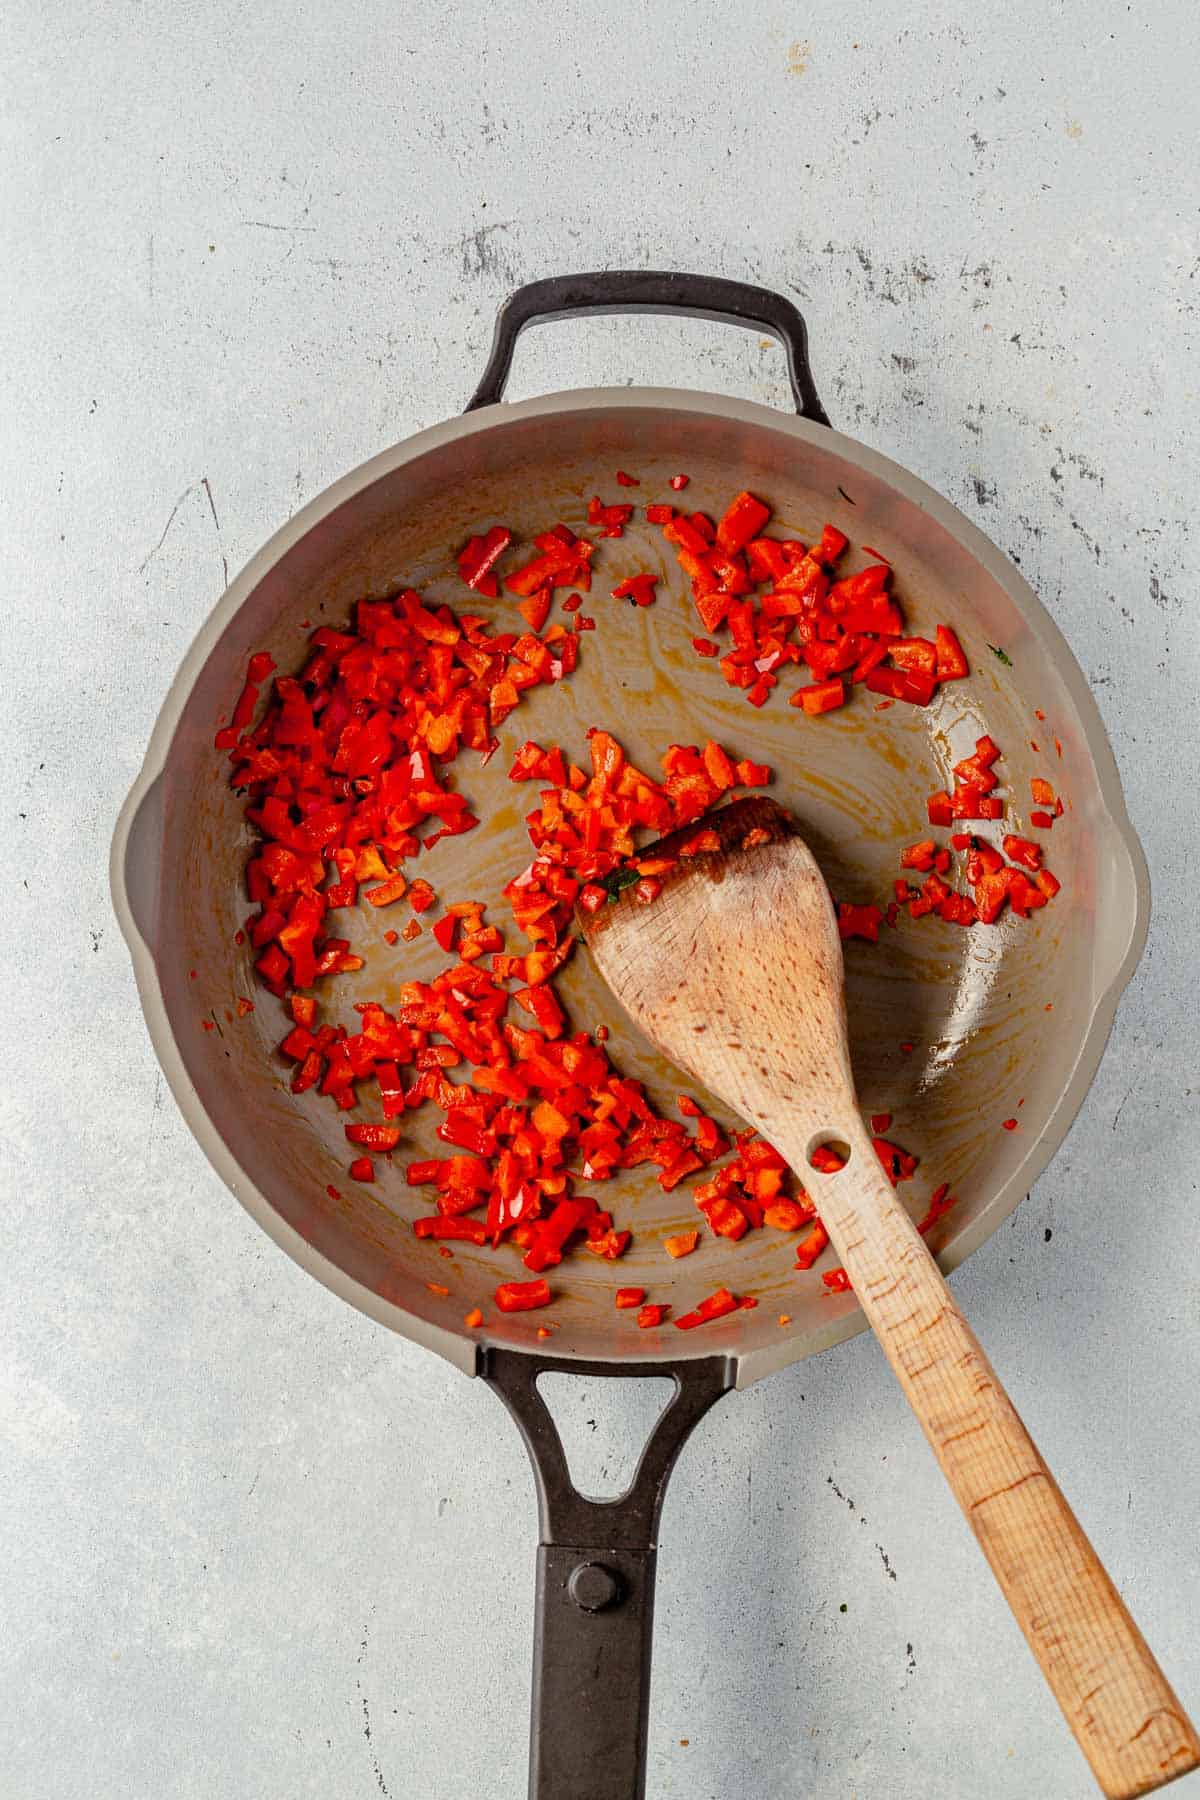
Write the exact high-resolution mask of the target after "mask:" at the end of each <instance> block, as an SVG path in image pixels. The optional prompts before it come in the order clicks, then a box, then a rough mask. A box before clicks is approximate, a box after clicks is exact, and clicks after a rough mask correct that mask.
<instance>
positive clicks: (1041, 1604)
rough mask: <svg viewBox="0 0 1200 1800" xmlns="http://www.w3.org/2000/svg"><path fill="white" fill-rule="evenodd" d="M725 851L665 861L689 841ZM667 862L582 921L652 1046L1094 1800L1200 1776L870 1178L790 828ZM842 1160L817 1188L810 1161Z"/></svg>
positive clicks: (806, 871) (774, 814)
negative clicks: (771, 1233)
mask: <svg viewBox="0 0 1200 1800" xmlns="http://www.w3.org/2000/svg"><path fill="white" fill-rule="evenodd" d="M707 830H711V831H713V832H715V833H716V835H717V839H718V840H719V846H720V847H719V848H718V849H715V850H710V851H706V852H701V853H699V854H694V855H682V856H681V855H680V852H681V850H682V849H683V848H684V846H688V845H691V844H692V843H693V842H694V841H695V839H696V838H697V834H698V833H700V832H701V831H707ZM645 854H646V855H647V856H652V855H654V856H656V855H659V854H663V855H667V856H679V858H680V860H679V861H678V863H677V864H676V866H675V867H674V868H673V869H671V870H670V871H669V872H668V873H667V875H666V876H665V877H664V878H663V889H662V892H661V893H660V894H659V896H658V897H657V898H656V899H655V900H654V901H653V902H652V903H651V904H650V905H642V904H639V903H638V901H637V899H636V897H635V896H634V894H633V893H631V892H630V891H628V890H627V891H626V892H625V893H624V894H623V895H622V896H621V898H620V899H619V900H618V901H617V902H616V903H615V904H611V905H608V906H605V907H602V908H601V909H600V911H599V912H598V913H594V914H591V915H588V916H584V915H582V914H581V924H582V926H583V930H584V933H585V936H586V938H587V940H588V943H589V944H590V946H591V949H592V953H593V955H594V957H595V959H596V963H597V966H598V967H599V969H600V971H601V973H602V974H603V976H604V978H605V980H606V981H607V982H608V984H609V986H610V987H611V988H612V991H613V993H614V994H615V995H616V997H617V999H618V1000H619V1001H620V1002H621V1004H622V1006H624V1008H625V1010H626V1011H627V1012H628V1013H629V1014H630V1016H631V1017H632V1018H633V1019H634V1020H635V1022H636V1023H637V1024H638V1025H640V1026H641V1028H642V1030H643V1031H644V1032H645V1033H646V1036H647V1037H648V1038H650V1039H651V1040H652V1041H653V1042H654V1043H655V1044H657V1045H658V1047H659V1048H660V1049H661V1050H662V1051H663V1052H664V1053H665V1054H666V1055H667V1056H669V1057H670V1058H671V1060H672V1061H673V1062H675V1063H677V1064H678V1065H679V1066H680V1068H683V1069H686V1070H687V1071H688V1072H689V1073H690V1074H692V1075H694V1076H695V1077H696V1078H697V1079H698V1080H700V1081H702V1082H703V1083H704V1085H705V1086H706V1087H707V1088H709V1089H710V1090H711V1091H712V1093H714V1094H717V1095H719V1096H720V1098H721V1099H722V1100H724V1101H726V1102H727V1103H728V1105H729V1106H731V1107H732V1108H733V1109H734V1110H735V1111H736V1112H738V1113H740V1114H741V1116H742V1118H743V1119H745V1120H746V1121H747V1123H748V1124H751V1125H753V1126H754V1127H755V1129H756V1130H758V1131H760V1132H761V1133H762V1135H763V1136H764V1137H765V1138H767V1139H768V1140H769V1141H770V1142H771V1143H772V1144H774V1146H775V1147H776V1149H777V1150H778V1151H779V1152H780V1153H781V1155H783V1156H784V1157H786V1158H787V1160H788V1162H789V1163H790V1164H791V1166H792V1168H793V1169H795V1170H796V1171H797V1173H798V1174H799V1175H800V1177H801V1179H802V1181H803V1182H804V1185H805V1186H806V1187H807V1188H808V1190H809V1192H810V1193H811V1194H812V1196H813V1199H814V1201H815V1203H816V1206H817V1209H818V1211H819V1213H820V1216H821V1219H822V1221H823V1223H824V1225H825V1229H826V1230H827V1231H828V1233H829V1236H830V1238H831V1240H832V1242H833V1246H834V1249H835V1250H836V1251H837V1254H838V1256H839V1257H840V1258H841V1261H842V1263H843V1264H844V1265H845V1268H846V1271H847V1273H848V1275H849V1277H850V1280H851V1281H852V1282H853V1284H854V1291H855V1293H856V1295H857V1296H858V1300H859V1303H860V1305H861V1306H862V1309H863V1311H864V1312H865V1314H866V1316H867V1318H868V1319H869V1320H870V1322H871V1325H872V1326H873V1327H874V1330H875V1334H876V1336H877V1337H878V1339H879V1341H880V1343H881V1344H882V1345H883V1349H884V1352H885V1354H886V1355H887V1358H888V1360H889V1362H890V1363H891V1365H892V1367H893V1369H894V1370H895V1371H896V1374H897V1375H898V1376H899V1378H900V1383H901V1386H902V1387H903V1389H904V1392H905V1394H906V1395H907V1396H908V1401H909V1404H910V1405H911V1407H912V1409H913V1411H914V1412H915V1413H916V1415H917V1418H918V1419H919V1420H920V1422H921V1426H922V1428H923V1430H924V1432H925V1435H926V1437H927V1438H928V1439H929V1442H930V1443H931V1444H932V1446H933V1450H934V1454H935V1455H936V1457H937V1459H938V1461H939V1463H940V1464H941V1466H942V1470H943V1472H944V1474H945V1476H946V1479H947V1481H948V1482H949V1483H950V1486H951V1488H952V1490H953V1492H954V1496H955V1498H956V1500H957V1501H958V1504H959V1505H960V1506H961V1508H962V1510H963V1512H964V1514H965V1515H966V1518H967V1520H968V1522H969V1524H970V1526H971V1529H972V1531H973V1532H974V1533H975V1536H976V1537H977V1538H978V1539H979V1542H980V1544H981V1546H982V1548H983V1553H984V1555H985V1556H986V1557H987V1559H988V1562H989V1563H990V1564H991V1566H992V1571H993V1573H994V1574H995V1576H996V1579H997V1581H998V1582H999V1583H1000V1586H1001V1588H1002V1589H1003V1592H1004V1595H1005V1598H1006V1599H1007V1601H1008V1604H1009V1605H1010V1607H1011V1608H1012V1610H1013V1614H1014V1616H1015V1618H1016V1620H1017V1623H1018V1624H1019V1625H1020V1627H1021V1629H1022V1631H1023V1632H1024V1633H1025V1636H1026V1638H1027V1639H1028V1640H1029V1644H1030V1647H1031V1649H1032V1650H1033V1653H1034V1655H1035V1656H1036V1657H1037V1660H1038V1662H1039V1663H1040V1664H1041V1667H1042V1672H1043V1674H1044V1675H1045V1677H1046V1680H1047V1681H1048V1682H1049V1683H1050V1686H1051V1688H1052V1689H1053V1692H1054V1694H1055V1697H1056V1698H1057V1700H1058V1703H1059V1705H1060V1706H1061V1707H1062V1710H1063V1712H1064V1714H1065V1715H1066V1719H1067V1723H1068V1724H1069V1725H1070V1727H1071V1730H1072V1731H1073V1732H1074V1733H1075V1736H1076V1738H1077V1739H1078V1741H1079V1745H1080V1748H1081V1749H1082V1750H1083V1753H1084V1755H1085V1756H1086V1757H1087V1759H1088V1762H1089V1763H1090V1764H1091V1767H1092V1770H1093V1773H1094V1774H1095V1776H1096V1779H1097V1781H1098V1782H1099V1783H1100V1786H1101V1788H1102V1789H1103V1790H1104V1792H1105V1793H1106V1794H1108V1795H1111V1796H1113V1797H1114V1800H1116V1797H1117V1796H1125V1795H1133V1794H1145V1793H1149V1792H1150V1791H1151V1790H1152V1789H1154V1788H1157V1787H1161V1786H1162V1785H1163V1784H1164V1783H1165V1782H1168V1781H1171V1780H1173V1779H1174V1778H1175V1776H1177V1775H1182V1774H1184V1773H1185V1772H1186V1771H1187V1770H1189V1769H1194V1768H1195V1767H1196V1766H1197V1764H1198V1763H1200V1741H1198V1740H1197V1736H1196V1732H1195V1729H1194V1727H1193V1726H1192V1724H1191V1721H1190V1720H1189V1719H1188V1717H1187V1715H1186V1713H1185V1712H1184V1711H1183V1709H1182V1707H1181V1706H1180V1704H1179V1701H1178V1700H1177V1699H1176V1697H1175V1695H1174V1693H1173V1692H1172V1691H1171V1687H1170V1685H1169V1683H1168V1682H1167V1679H1166V1677H1165V1676H1164V1675H1163V1672H1162V1670H1161V1669H1160V1668H1159V1666H1158V1664H1157V1662H1156V1661H1155V1660H1154V1657H1153V1656H1152V1655H1151V1653H1150V1650H1149V1648H1148V1647H1147V1645H1146V1643H1145V1641H1144V1640H1143V1638H1142V1635H1141V1633H1140V1632H1139V1630H1138V1628H1137V1626H1136V1625H1135V1624H1134V1622H1133V1620H1132V1619H1131V1618H1130V1616H1129V1613H1128V1612H1127V1611H1126V1609H1125V1606H1124V1604H1123V1603H1122V1601H1121V1598H1120V1596H1119V1594H1118V1593H1117V1591H1116V1589H1115V1588H1114V1586H1113V1584H1112V1582H1111V1581H1110V1580H1109V1578H1108V1575H1107V1574H1106V1573H1105V1571H1104V1569H1103V1567H1102V1566H1101V1564H1100V1561H1099V1559H1098V1557H1097V1556H1096V1553H1095V1551H1094V1550H1093V1549H1092V1546H1091V1545H1090V1544H1089V1542H1088V1540H1087V1538H1086V1537H1085V1536H1084V1534H1083V1531H1082V1530H1081V1528H1080V1526H1079V1523H1078V1521H1077V1520H1076V1518H1075V1516H1074V1514H1073V1513H1072V1511H1071V1509H1070V1507H1069V1506H1068V1505H1067V1503H1066V1501H1065V1500H1064V1499H1063V1496H1062V1494H1061V1493H1060V1492H1059V1490H1058V1487H1057V1485H1056V1483H1055V1480H1054V1477H1053V1476H1052V1475H1051V1473H1050V1471H1049V1470H1048V1469H1047V1467H1046V1465H1045V1463H1044V1462H1043V1461H1042V1458H1041V1456H1040V1455H1039V1453H1038V1450H1037V1447H1036V1445H1035V1444H1034V1442H1033V1440H1032V1438H1031V1437H1030V1436H1029V1433H1028V1432H1027V1431H1026V1429H1025V1427H1024V1425H1022V1423H1021V1421H1020V1419H1019V1418H1018V1416H1017V1413H1016V1410H1015V1408H1014V1407H1013V1404H1012V1402H1011V1400H1010V1399H1009V1398H1008V1395H1007V1394H1006V1393H1005V1392H1004V1389H1003V1388H1002V1387H1001V1385H1000V1383H999V1381H998V1379H997V1377H996V1375H995V1372H994V1371H993V1369H992V1367H991V1364H990V1363H989V1362H988V1360H987V1357H986V1356H985V1355H984V1353H983V1351H982V1349H981V1348H980V1346H979V1344H978V1342H977V1341H976V1338H975V1336H974V1333H973V1332H972V1330H971V1327H970V1326H969V1325H968V1324H967V1322H966V1320H965V1319H964V1318H963V1316H962V1314H961V1312H960V1311H959V1309H958V1306H957V1304H956V1302H955V1299H954V1296H953V1294H952V1293H951V1292H950V1289H949V1288H948V1287H947V1285H946V1282H945V1280H944V1279H943V1277H942V1274H941V1271H940V1270H939V1269H938V1266H937V1264H936V1263H935V1262H934V1260H933V1258H932V1256H931V1255H930V1254H929V1251H928V1250H927V1249H926V1247H925V1241H924V1239H923V1238H922V1237H921V1236H920V1234H919V1233H918V1232H917V1230H916V1229H915V1227H914V1225H913V1223H912V1221H911V1220H910V1218H909V1216H908V1213H907V1212H906V1211H905V1209H904V1207H903V1205H902V1204H901V1202H900V1201H899V1200H898V1199H897V1197H896V1195H895V1193H894V1192H893V1189H892V1186H891V1183H890V1182H889V1181H888V1179H887V1177H886V1175H885V1174H884V1172H883V1170H882V1169H881V1167H880V1165H879V1160H878V1158H877V1156H876V1155H875V1151H874V1149H873V1147H872V1144H871V1138H870V1135H869V1133H868V1132H867V1130H866V1128H865V1127H864V1125H863V1122H862V1119H861V1117H860V1115H859V1110H858V1101H857V1098H856V1095H855V1091H854V1078H853V1076H852V1074H851V1071H850V1055H849V1049H848V1045H847V1037H846V1008H845V998H844V994H843V986H842V982H843V976H842V948H841V943H840V940H839V938H838V931H837V923H836V920H835V918H834V913H833V907H832V905H831V903H830V898H829V891H828V889H827V888H826V886H825V882H824V879H823V878H822V875H821V871H820V870H819V869H818V867H817V864H816V862H815V861H814V859H813V855H812V852H811V851H810V850H809V848H808V846H807V845H806V844H805V842H804V840H803V838H801V837H800V836H799V835H798V832H797V828H796V825H795V823H794V821H793V820H792V819H791V818H790V817H789V815H788V814H787V813H785V812H783V811H782V809H781V808H780V807H778V806H776V805H775V804H774V803H773V802H772V801H770V800H765V799H757V798H756V799H749V800H737V801H734V802H733V803H732V804H730V805H728V806H726V807H723V808H721V809H719V810H718V811H716V812H713V813H710V814H708V815H707V816H706V817H705V818H703V819H701V820H699V821H698V822H697V823H696V824H695V825H692V826H689V827H687V828H685V829H684V830H682V831H678V832H675V833H673V834H672V835H671V836H670V837H668V838H665V839H663V841H662V843H661V844H658V845H655V846H654V847H653V849H652V850H649V851H647V852H646V853H645ZM830 1142H836V1143H839V1144H841V1145H844V1146H846V1147H848V1149H849V1153H850V1154H849V1161H848V1163H847V1164H846V1166H845V1167H844V1168H843V1169H842V1170H840V1171H839V1172H838V1173H836V1174H820V1173H818V1172H816V1171H815V1170H814V1169H813V1168H812V1166H811V1164H810V1161H809V1158H810V1156H811V1155H812V1152H813V1150H814V1149H815V1148H816V1147H817V1146H819V1145H821V1144H826V1143H830Z"/></svg>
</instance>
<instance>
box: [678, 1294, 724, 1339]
mask: <svg viewBox="0 0 1200 1800" xmlns="http://www.w3.org/2000/svg"><path fill="white" fill-rule="evenodd" d="M738 1304H739V1303H738V1301H737V1300H736V1299H735V1298H734V1296H733V1295H732V1294H731V1293H730V1291H729V1289H728V1288H723V1287H722V1288H718V1289H717V1290H716V1292H715V1293H713V1294H709V1295H708V1296H707V1298H705V1299H704V1300H701V1302H700V1304H699V1305H698V1306H697V1308H696V1310H695V1312H690V1313H681V1314H680V1316H679V1318H677V1319H676V1320H675V1321H674V1324H675V1325H676V1327H677V1329H678V1330H680V1331H694V1330H695V1328H696V1326H697V1325H707V1324H708V1323H709V1322H710V1321H711V1320H713V1319H723V1318H724V1317H725V1316H726V1314H727V1313H731V1312H736V1311H737V1309H738Z"/></svg>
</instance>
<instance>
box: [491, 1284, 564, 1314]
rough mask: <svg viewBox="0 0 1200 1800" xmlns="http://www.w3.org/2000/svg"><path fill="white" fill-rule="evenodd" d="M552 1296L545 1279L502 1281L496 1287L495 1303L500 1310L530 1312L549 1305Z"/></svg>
mask: <svg viewBox="0 0 1200 1800" xmlns="http://www.w3.org/2000/svg"><path fill="white" fill-rule="evenodd" d="M551 1298H552V1296H551V1293H550V1286H549V1283H548V1282H545V1281H502V1282H501V1283H500V1285H499V1287H498V1288H497V1289H496V1305H497V1306H498V1307H499V1308H500V1311H501V1312H506V1313H512V1312H532V1311H534V1310H535V1309H536V1308H538V1307H540V1306H549V1304H550V1300H551Z"/></svg>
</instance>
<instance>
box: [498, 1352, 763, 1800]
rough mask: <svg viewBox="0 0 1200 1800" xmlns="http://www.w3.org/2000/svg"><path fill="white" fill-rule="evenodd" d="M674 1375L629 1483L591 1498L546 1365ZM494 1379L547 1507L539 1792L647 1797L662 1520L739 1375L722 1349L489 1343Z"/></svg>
mask: <svg viewBox="0 0 1200 1800" xmlns="http://www.w3.org/2000/svg"><path fill="white" fill-rule="evenodd" d="M549 1371H555V1372H559V1373H562V1374H567V1375H588V1376H605V1377H611V1376H618V1377H620V1376H659V1377H662V1376H664V1375H665V1376H667V1377H668V1378H669V1379H671V1380H673V1381H674V1383H675V1393H674V1396H673V1397H672V1399H671V1400H670V1401H668V1403H667V1406H666V1408H665V1410H664V1411H663V1413H662V1414H661V1416H660V1418H659V1420H658V1422H657V1424H656V1425H655V1427H654V1430H653V1431H652V1433H651V1434H650V1439H649V1442H648V1443H647V1445H646V1448H645V1449H644V1450H643V1452H642V1457H641V1461H640V1462H639V1463H638V1467H637V1472H636V1474H635V1475H634V1478H633V1481H632V1483H631V1484H630V1487H629V1488H628V1490H627V1491H626V1492H625V1493H624V1494H621V1495H619V1496H618V1497H617V1498H616V1499H615V1500H589V1499H587V1498H586V1497H585V1496H584V1495H583V1494H581V1493H579V1492H578V1491H577V1489H576V1487H575V1485H574V1483H573V1482H572V1480H571V1477H570V1473H569V1471H568V1469H567V1459H566V1456H565V1455H564V1453H563V1447H562V1440H561V1439H560V1438H559V1435H558V1431H557V1428H556V1427H555V1424H554V1420H553V1418H552V1417H551V1415H550V1410H549V1408H548V1407H547V1405H546V1402H545V1401H544V1400H543V1398H542V1396H541V1394H540V1393H539V1392H538V1388H537V1380H538V1377H539V1375H543V1374H545V1373H547V1372H549ZM481 1373H482V1375H483V1378H484V1380H485V1381H486V1382H488V1384H489V1385H490V1386H491V1387H493V1388H494V1389H495V1390H496V1392H497V1393H498V1394H499V1396H500V1398H501V1399H502V1400H503V1401H504V1404H505V1405H506V1406H507V1407H508V1410H509V1411H510V1412H511V1413H512V1415H513V1417H514V1418H515V1419H516V1421H517V1424H518V1426H519V1427H520V1430H521V1436H522V1437H523V1438H524V1440H525V1448H526V1449H527V1450H528V1452H529V1460H530V1462H531V1463H532V1464H533V1474H534V1481H535V1483H536V1485H537V1495H538V1511H539V1514H540V1516H541V1543H540V1545H539V1547H538V1563H537V1601H536V1606H537V1614H536V1621H535V1631H534V1649H533V1717H532V1723H531V1727H530V1749H529V1795H530V1800H643V1795H644V1794H645V1790H646V1730H647V1726H648V1724H649V1718H650V1656H651V1644H652V1638H653V1631H654V1572H655V1561H656V1557H657V1538H658V1521H659V1517H660V1515H661V1512H662V1503H663V1499H664V1497H665V1495H666V1491H667V1482H668V1481H669V1480H670V1477H671V1470H672V1468H673V1467H674V1465H675V1459H676V1457H677V1456H678V1455H679V1452H680V1450H681V1449H682V1448H683V1445H684V1443H685V1442H686V1440H687V1437H688V1434H689V1433H690V1432H691V1430H692V1428H693V1427H694V1426H695V1425H696V1424H697V1423H698V1422H699V1420H700V1419H702V1418H703V1417H704V1414H705V1413H706V1412H707V1411H708V1409H709V1407H710V1406H712V1405H713V1404H714V1402H715V1401H717V1400H719V1399H720V1397H721V1395H722V1394H724V1393H726V1392H727V1391H728V1389H729V1388H730V1387H732V1385H733V1379H734V1365H733V1363H732V1362H731V1361H729V1360H728V1359H727V1358H725V1357H722V1356H713V1357H705V1358H703V1359H701V1360H698V1361H695V1362H679V1363H633V1364H618V1365H615V1366H614V1365H613V1364H611V1363H577V1362H569V1361H567V1360H566V1359H564V1358H554V1357H540V1356H526V1355H523V1354H522V1353H521V1352H520V1351H516V1350H489V1351H487V1353H486V1355H485V1357H484V1359H483V1366H482V1369H481Z"/></svg>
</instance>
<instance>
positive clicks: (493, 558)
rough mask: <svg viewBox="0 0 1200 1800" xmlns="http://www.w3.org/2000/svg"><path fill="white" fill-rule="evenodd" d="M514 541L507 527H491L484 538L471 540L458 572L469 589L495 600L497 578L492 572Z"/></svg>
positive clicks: (459, 558)
mask: <svg viewBox="0 0 1200 1800" xmlns="http://www.w3.org/2000/svg"><path fill="white" fill-rule="evenodd" d="M512 541H513V534H512V532H511V531H510V530H509V529H508V526H507V525H492V526H489V528H488V530H487V532H486V533H485V534H484V536H483V537H473V538H472V539H471V540H470V542H469V543H468V544H467V546H466V548H465V549H464V550H462V551H460V553H459V557H458V572H459V574H460V575H461V577H462V579H463V580H464V581H465V582H466V584H467V586H468V587H469V588H475V589H477V590H478V591H479V592H481V593H485V594H487V596H488V598H489V599H494V598H495V596H496V592H497V588H496V578H495V576H494V575H493V574H492V570H493V569H494V567H495V565H496V563H497V562H498V561H499V560H500V557H501V556H502V555H503V554H504V552H505V550H507V549H508V546H509V545H510V544H511V543H512Z"/></svg>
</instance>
